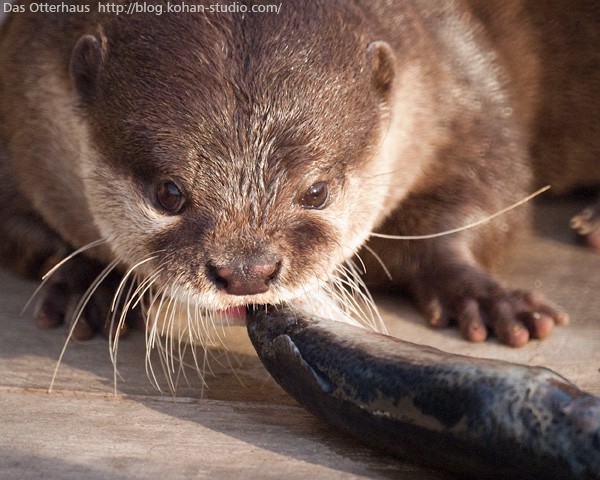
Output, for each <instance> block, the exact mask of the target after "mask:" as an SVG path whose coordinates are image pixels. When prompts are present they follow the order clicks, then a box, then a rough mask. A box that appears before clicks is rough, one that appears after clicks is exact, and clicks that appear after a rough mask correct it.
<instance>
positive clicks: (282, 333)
mask: <svg viewBox="0 0 600 480" xmlns="http://www.w3.org/2000/svg"><path fill="white" fill-rule="evenodd" d="M248 333H249V335H250V339H251V340H252V344H253V345H254V348H255V349H256V351H257V352H258V356H259V357H260V359H261V361H262V362H263V364H264V365H265V367H266V368H267V370H268V371H269V372H270V374H271V375H272V376H273V377H274V378H275V380H276V381H277V382H278V383H279V384H280V385H281V386H282V387H283V388H284V389H285V390H286V391H287V392H288V393H289V394H290V395H291V396H292V397H294V398H295V399H296V400H297V401H298V402H299V403H300V404H301V405H303V406H304V407H305V408H306V409H307V410H309V411H310V412H311V413H313V414H314V415H316V416H318V417H320V418H322V419H323V420H325V421H327V422H329V423H331V424H333V425H335V426H336V427H339V428H341V429H342V430H345V431H346V432H348V433H350V434H352V435H354V436H355V437H357V438H359V439H360V440H363V441H365V442H367V443H369V444H371V445H373V446H377V447H380V448H383V449H385V450H386V451H388V452H390V453H392V454H394V455H397V456H399V457H401V458H403V459H408V460H410V461H413V462H416V463H420V464H423V465H427V466H430V467H434V468H438V469H442V470H447V471H451V472H455V473H460V474H461V475H463V476H465V475H466V476H469V477H473V478H501V477H502V478H515V479H541V478H543V479H561V480H565V479H570V478H575V479H600V398H598V397H595V396H593V395H591V394H589V393H586V392H584V391H582V390H580V389H578V388H577V387H576V386H575V385H573V384H572V383H570V382H569V381H568V380H566V379H564V378H563V377H561V376H560V375H558V374H557V373H555V372H553V371H552V370H549V369H546V368H538V367H527V366H523V365H517V364H512V363H507V362H501V361H495V360H484V359H479V358H470V357H465V356H461V355H452V354H449V353H445V352H442V351H440V350H437V349H434V348H431V347H427V346H422V345H416V344H413V343H409V342H404V341H402V340H399V339H397V338H393V337H389V336H386V335H381V334H377V333H374V332H370V331H367V330H364V329H361V328H359V327H354V326H351V325H347V324H343V323H339V322H333V321H331V320H327V319H321V318H318V317H314V316H311V317H309V316H305V315H304V314H300V313H297V312H294V311H292V310H291V309H289V308H287V307H272V306H269V307H268V308H266V307H264V306H261V307H250V308H249V309H248Z"/></svg>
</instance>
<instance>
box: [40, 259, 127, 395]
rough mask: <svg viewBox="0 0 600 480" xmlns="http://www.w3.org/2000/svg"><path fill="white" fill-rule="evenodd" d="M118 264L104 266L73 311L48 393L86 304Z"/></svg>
mask: <svg viewBox="0 0 600 480" xmlns="http://www.w3.org/2000/svg"><path fill="white" fill-rule="evenodd" d="M118 264H119V262H118V260H113V261H112V262H111V263H109V264H108V265H107V266H106V267H105V268H104V270H102V272H100V274H99V275H98V277H96V279H95V280H94V281H93V282H92V284H91V285H90V286H89V287H88V289H87V290H86V291H85V293H84V294H83V296H82V297H81V299H80V300H79V302H78V304H77V306H76V307H75V311H74V313H73V318H72V320H71V326H70V328H69V332H68V333H67V338H66V339H65V342H64V345H63V347H62V350H61V352H60V355H59V356H58V360H57V362H56V366H55V367H54V372H53V374H52V379H51V381H50V386H49V387H48V393H50V392H52V389H53V388H54V382H55V381H56V376H57V374H58V369H59V368H60V364H61V363H62V359H63V357H64V355H65V352H66V351H67V345H68V344H69V342H70V340H71V338H72V337H73V332H74V331H75V327H76V326H77V323H78V322H79V319H80V318H81V315H82V313H83V311H84V309H85V307H86V305H87V304H88V302H89V301H90V299H91V298H92V295H93V294H94V292H95V291H96V289H97V288H98V287H99V286H100V284H101V283H102V282H103V281H104V280H105V279H106V277H108V275H109V274H110V273H111V272H112V271H113V270H114V269H115V268H116V267H117V265H118Z"/></svg>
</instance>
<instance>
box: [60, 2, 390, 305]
mask: <svg viewBox="0 0 600 480" xmlns="http://www.w3.org/2000/svg"><path fill="white" fill-rule="evenodd" d="M331 3H333V2H331ZM311 5H312V4H311ZM364 24H365V21H364V19H363V18H361V17H360V15H358V14H356V13H355V12H353V11H352V9H351V7H349V6H346V5H345V4H343V3H342V4H341V5H338V6H335V5H331V6H330V5H329V3H326V4H323V5H321V4H319V3H317V2H314V5H312V6H308V7H307V6H306V5H303V6H302V8H299V6H295V5H294V4H286V5H284V6H283V8H282V12H281V14H280V15H274V14H261V15H258V14H257V15H241V14H234V15H231V16H225V15H199V16H193V15H184V16H179V15H171V16H165V17H160V18H157V17H145V16H135V17H127V16H122V17H118V18H114V19H111V20H110V21H108V22H107V23H106V24H103V25H102V29H98V30H97V31H96V32H93V33H92V34H88V35H85V36H83V37H82V38H80V39H79V41H78V42H77V44H76V46H75V48H74V50H73V54H72V59H71V78H72V83H73V90H74V93H75V95H76V96H77V99H78V102H79V108H80V111H81V115H82V119H83V121H84V122H85V123H86V125H87V128H88V130H89V135H90V143H91V145H93V152H90V154H89V155H86V156H85V158H84V159H83V160H82V161H83V168H84V174H83V176H84V178H85V182H86V195H87V197H88V198H89V199H90V208H91V210H92V211H93V215H94V217H95V221H96V223H97V227H98V229H99V230H100V232H101V233H102V235H103V236H104V237H105V238H106V239H107V240H108V242H109V244H110V246H111V247H112V249H113V251H114V254H115V255H116V256H117V258H118V259H120V260H121V261H122V262H123V263H124V264H126V265H127V266H129V267H130V268H137V269H138V270H139V271H141V272H143V274H144V275H145V276H146V277H147V278H150V277H152V279H153V282H154V284H155V285H156V286H157V288H159V289H160V288H163V289H165V290H168V291H169V292H170V293H171V294H172V295H175V296H180V297H181V298H184V299H188V300H190V299H191V300H193V301H194V302H195V303H196V304H200V305H204V306H206V307H207V308H209V309H224V308H229V307H233V306H239V305H245V304H248V303H277V302H279V301H282V300H289V299H292V298H294V297H296V296H298V295H301V294H303V293H305V292H306V291H308V290H310V289H311V288H313V287H315V286H317V285H318V284H319V283H321V282H327V281H328V280H329V279H330V276H331V275H332V273H333V272H334V271H335V269H336V268H337V267H338V266H339V265H340V264H342V263H343V262H344V261H345V260H346V259H348V258H349V257H350V256H351V255H353V254H354V253H355V251H356V249H357V248H358V247H359V246H360V245H361V244H362V243H363V241H364V240H365V238H366V236H367V235H368V233H369V232H370V230H371V228H372V227H373V223H374V222H375V219H376V218H377V217H378V216H379V215H380V213H381V212H380V211H381V208H382V202H383V198H384V197H385V196H386V194H387V189H388V187H387V183H388V182H386V180H385V178H384V176H385V175H389V174H390V173H391V169H392V167H390V165H389V164H387V163H386V162H385V161H382V160H381V158H379V155H380V149H379V146H380V144H381V139H382V138H383V136H384V134H385V129H386V122H387V113H386V112H387V106H388V102H389V97H390V91H391V88H392V84H393V80H394V59H393V54H392V53H391V49H390V48H389V47H388V46H387V44H386V43H384V42H374V41H373V39H372V38H370V33H369V32H368V31H366V30H365V27H364V26H363V25H364Z"/></svg>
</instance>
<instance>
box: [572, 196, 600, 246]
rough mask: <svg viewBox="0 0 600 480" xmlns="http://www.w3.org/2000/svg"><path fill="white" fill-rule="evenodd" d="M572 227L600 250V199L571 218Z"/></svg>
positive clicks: (588, 242) (589, 243)
mask: <svg viewBox="0 0 600 480" xmlns="http://www.w3.org/2000/svg"><path fill="white" fill-rule="evenodd" d="M571 228H572V229H573V230H575V232H576V233H577V234H578V235H579V236H580V237H581V238H583V239H584V241H585V242H586V243H587V244H588V245H589V246H590V247H592V248H595V249H596V250H600V200H598V202H596V204H595V205H591V206H589V207H588V208H586V209H584V210H583V211H582V212H581V213H579V214H578V215H575V216H574V217H573V218H572V219H571Z"/></svg>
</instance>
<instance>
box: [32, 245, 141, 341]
mask: <svg viewBox="0 0 600 480" xmlns="http://www.w3.org/2000/svg"><path fill="white" fill-rule="evenodd" d="M103 271H104V268H103V267H102V265H100V264H98V263H97V262H94V261H92V260H89V259H87V258H85V257H76V258H74V259H71V260H69V261H68V262H66V263H65V264H64V265H62V266H61V267H60V268H59V269H58V270H57V271H56V272H54V273H53V274H52V275H51V276H50V277H49V279H48V280H47V281H46V283H45V284H44V285H43V286H42V288H41V290H40V292H39V299H38V301H37V303H36V306H35V310H34V317H35V321H36V324H37V326H38V327H39V328H42V329H47V328H54V327H57V326H59V325H62V324H63V323H67V324H68V325H69V327H72V332H71V336H72V338H74V339H76V340H88V339H90V338H92V337H93V336H95V335H96V334H97V333H102V334H103V335H104V336H106V337H110V336H112V337H113V338H114V336H115V335H116V334H118V335H119V336H122V335H124V334H125V333H126V332H127V330H128V328H129V327H133V328H137V329H140V328H143V325H144V321H143V316H142V312H141V310H140V309H139V308H136V309H132V310H129V311H128V312H127V315H126V322H125V324H122V325H119V318H120V311H121V310H120V308H123V303H124V302H123V300H121V301H120V302H118V304H117V308H116V309H115V310H114V311H115V312H116V313H115V314H113V309H112V305H113V298H114V297H115V293H116V291H117V288H118V286H119V283H120V281H121V277H120V275H119V274H117V273H116V272H110V273H109V274H108V275H107V276H106V278H104V279H102V280H101V281H100V279H101V277H102V276H103ZM97 280H98V283H97V284H96V283H95V282H96V281H97ZM123 296H124V295H123Z"/></svg>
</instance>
